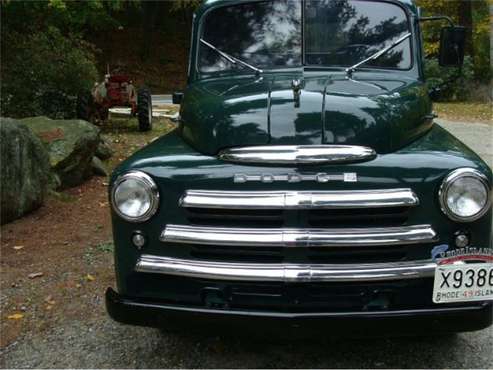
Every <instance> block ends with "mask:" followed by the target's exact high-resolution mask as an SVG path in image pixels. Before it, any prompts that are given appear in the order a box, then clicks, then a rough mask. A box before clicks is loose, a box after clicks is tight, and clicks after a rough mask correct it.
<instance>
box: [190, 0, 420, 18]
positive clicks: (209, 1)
mask: <svg viewBox="0 0 493 370" xmlns="http://www.w3.org/2000/svg"><path fill="white" fill-rule="evenodd" d="M254 1H262V0H206V1H204V2H203V3H202V5H201V6H200V7H199V9H198V10H197V13H196V14H197V15H199V16H200V15H202V14H204V13H206V12H207V10H209V9H211V8H216V7H220V6H223V5H235V4H241V3H247V2H254ZM263 1H265V0H263ZM361 1H381V0H361ZM389 1H390V2H394V3H397V4H400V5H403V6H404V7H405V8H406V9H408V10H409V11H411V12H412V13H414V14H417V12H418V8H417V6H416V3H415V0H389ZM389 1H387V2H389Z"/></svg>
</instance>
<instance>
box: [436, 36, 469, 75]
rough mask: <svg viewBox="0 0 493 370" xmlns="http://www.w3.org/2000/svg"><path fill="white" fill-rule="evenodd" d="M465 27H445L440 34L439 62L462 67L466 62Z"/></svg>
mask: <svg viewBox="0 0 493 370" xmlns="http://www.w3.org/2000/svg"><path fill="white" fill-rule="evenodd" d="M465 41H466V29H465V27H457V26H456V27H444V28H442V32H441V35H440V56H439V60H438V62H439V64H440V66H442V67H460V66H462V64H463V63H464V44H465Z"/></svg>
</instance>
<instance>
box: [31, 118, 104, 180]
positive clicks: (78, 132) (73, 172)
mask: <svg viewBox="0 0 493 370" xmlns="http://www.w3.org/2000/svg"><path fill="white" fill-rule="evenodd" d="M22 122H24V123H25V124H26V125H27V126H28V127H29V128H30V129H31V130H32V131H33V132H34V133H35V134H36V135H37V136H38V137H39V138H40V139H41V141H42V142H43V143H44V144H45V145H46V147H47V148H48V153H49V155H50V164H51V168H52V170H53V172H54V173H55V174H56V175H57V176H58V178H59V179H60V182H61V188H67V187H71V186H77V185H79V184H81V183H82V182H83V181H84V180H86V179H87V178H89V177H91V176H92V173H93V170H92V158H93V157H94V154H95V152H96V149H97V147H98V144H99V142H100V136H99V129H98V128H97V127H95V126H94V125H92V124H91V123H89V122H86V121H82V120H52V119H50V118H47V117H32V118H25V119H23V120H22Z"/></svg>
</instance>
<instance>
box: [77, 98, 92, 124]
mask: <svg viewBox="0 0 493 370" xmlns="http://www.w3.org/2000/svg"><path fill="white" fill-rule="evenodd" d="M77 118H79V119H83V120H84V121H88V122H92V121H93V119H94V97H93V96H92V94H91V92H90V91H83V92H81V93H80V94H79V95H78V96H77Z"/></svg>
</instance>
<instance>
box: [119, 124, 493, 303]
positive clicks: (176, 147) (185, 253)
mask: <svg viewBox="0 0 493 370" xmlns="http://www.w3.org/2000/svg"><path fill="white" fill-rule="evenodd" d="M461 167H471V168H475V169H478V170H479V171H481V172H482V173H485V174H486V175H487V176H488V179H489V181H490V183H491V181H492V173H491V170H490V169H489V168H488V166H487V165H486V164H485V163H484V162H483V161H482V160H481V159H480V158H479V157H478V156H477V155H476V154H475V153H474V152H472V151H471V150H470V149H469V148H468V147H466V146H465V145H464V144H463V143H462V142H460V141H459V140H457V139H456V138H455V137H453V136H452V135H450V134H449V133H448V132H447V131H445V130H444V129H442V128H441V127H440V126H438V125H434V127H433V128H432V129H431V130H430V131H429V132H428V133H427V134H425V135H424V136H423V137H421V138H420V139H418V140H417V141H415V142H413V143H412V144H410V145H408V146H406V147H405V148H402V149H400V150H397V151H395V152H393V153H388V154H381V155H378V156H377V157H376V158H375V159H374V160H372V161H368V162H364V163H354V164H347V165H326V166H317V167H316V168H314V167H313V166H304V167H303V166H296V167H265V166H264V167H261V166H245V165H234V164H231V163H226V162H222V161H220V160H218V159H217V158H216V157H214V156H207V155H203V154H200V153H198V152H197V151H196V150H195V149H193V148H192V147H190V146H189V145H188V144H186V143H185V142H183V140H182V139H181V138H180V136H179V134H178V131H177V130H175V131H173V132H171V133H170V134H168V135H166V136H164V137H161V138H160V139H158V140H156V141H155V142H153V143H152V144H150V145H149V146H147V147H145V148H143V149H142V150H140V151H139V152H137V153H135V154H134V155H133V156H132V157H131V158H129V159H127V160H126V161H125V162H124V163H123V164H122V165H121V166H120V167H119V168H118V169H117V170H116V171H115V173H114V174H113V180H114V178H115V177H116V176H118V175H119V174H121V173H124V172H126V171H128V170H130V169H134V170H135V169H138V170H141V171H144V172H146V173H148V174H150V175H151V176H152V177H153V178H154V179H155V181H156V182H157V184H158V187H159V191H160V194H161V195H162V197H161V204H160V208H159V210H158V213H157V214H156V215H155V216H154V217H153V218H152V219H151V220H149V221H147V222H145V223H143V224H132V223H128V222H125V221H124V220H122V219H120V218H119V217H117V216H116V215H115V214H113V234H114V237H115V246H116V248H115V257H116V270H117V277H118V279H117V281H118V288H119V291H120V293H122V294H126V295H132V294H134V295H135V294H139V295H141V296H142V294H143V296H149V297H152V296H153V294H154V296H153V297H154V298H158V296H156V294H155V293H156V292H157V291H159V289H156V287H148V289H149V290H146V289H147V288H146V287H145V286H142V285H141V284H137V283H136V281H134V280H133V279H142V276H140V277H139V276H138V275H139V274H135V273H134V272H133V268H134V266H135V263H136V261H137V259H138V257H139V256H140V254H141V253H147V254H156V255H163V256H171V257H179V258H194V257H193V256H191V255H190V252H191V248H190V247H189V246H187V245H169V244H164V243H161V242H160V241H159V240H158V238H159V235H160V233H161V231H162V230H163V228H164V226H165V225H166V224H167V223H176V224H188V223H189V220H188V219H187V217H186V213H185V210H184V209H183V208H180V207H179V206H178V201H179V199H180V197H181V196H182V195H183V192H184V190H186V189H210V190H221V189H224V190H341V189H345V190H347V189H355V190H357V189H386V188H402V187H405V188H407V187H408V188H411V189H413V191H414V192H415V193H416V194H417V196H418V197H419V199H420V205H419V206H418V207H415V208H413V209H412V210H411V213H410V215H409V218H408V220H407V224H409V225H417V224H423V223H429V224H431V225H432V226H433V227H434V228H435V230H436V231H437V232H438V235H439V236H440V241H439V242H438V243H437V244H441V243H446V244H448V243H450V242H451V241H452V235H453V233H454V232H456V231H458V230H465V231H470V232H471V235H472V237H473V245H476V246H490V245H491V211H490V212H489V213H488V214H486V215H485V216H484V217H482V218H481V219H480V220H478V221H475V222H472V223H469V224H459V223H455V222H452V221H450V220H449V219H448V218H447V217H446V216H445V215H444V214H443V213H442V212H441V210H440V208H439V204H438V198H437V192H438V188H439V186H440V184H441V181H442V180H443V178H444V177H445V176H446V175H447V174H448V173H449V172H450V171H452V170H454V169H456V168H461ZM318 172H326V173H341V172H356V173H357V174H358V180H359V181H358V182H357V183H343V182H330V183H325V184H320V183H315V182H313V183H312V182H303V183H298V184H290V183H271V184H263V183H246V184H235V183H233V175H234V174H236V173H244V174H259V173H270V174H286V173H318ZM295 220H296V218H295ZM285 226H291V227H300V228H303V227H306V225H305V224H302V223H296V222H295V223H293V224H289V225H288V224H287V225H285ZM342 227H344V225H342ZM136 230H140V231H142V232H144V234H146V235H147V236H148V237H149V244H148V245H147V246H146V247H145V248H144V250H142V251H138V250H136V248H135V247H133V246H132V245H131V243H130V238H131V236H132V232H134V231H136ZM414 253H415V256H414V258H415V259H427V258H430V247H429V246H416V249H415V250H414ZM289 258H291V259H289ZM289 258H288V259H287V260H286V262H293V263H296V262H302V261H303V255H298V256H295V257H289ZM149 279H150V280H152V279H151V277H149ZM139 281H140V280H139ZM162 293H163V294H167V293H166V292H164V291H163V292H162ZM173 294H174V293H173Z"/></svg>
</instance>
